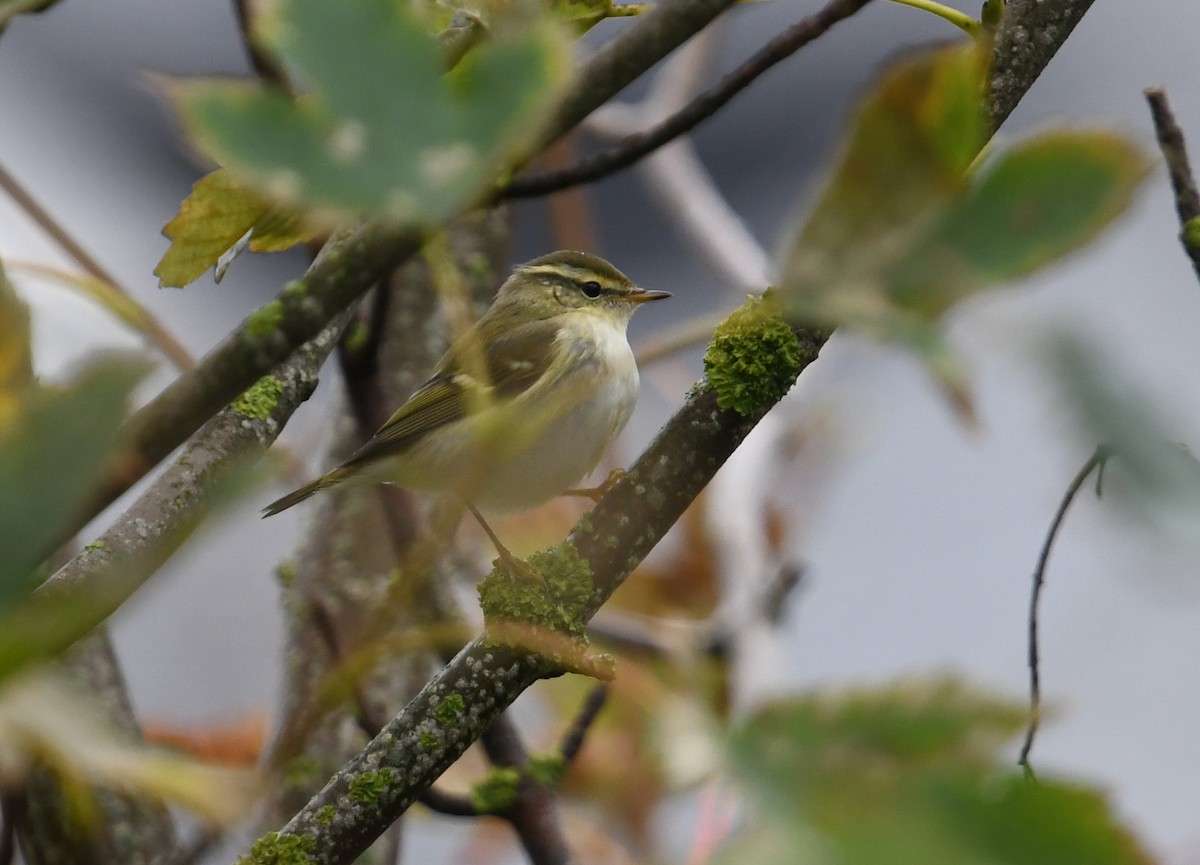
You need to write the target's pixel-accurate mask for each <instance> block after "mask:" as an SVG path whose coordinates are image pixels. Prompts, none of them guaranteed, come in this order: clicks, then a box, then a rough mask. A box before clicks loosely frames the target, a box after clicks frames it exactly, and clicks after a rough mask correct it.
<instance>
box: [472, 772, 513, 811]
mask: <svg viewBox="0 0 1200 865" xmlns="http://www.w3.org/2000/svg"><path fill="white" fill-rule="evenodd" d="M520 783H521V772H520V770H518V769H516V768H514V767H512V766H497V767H496V768H495V769H493V770H492V771H491V772H490V773H488V776H487V777H486V778H484V779H483V780H482V781H480V782H479V783H478V784H476V785H475V786H474V787H472V788H471V793H470V798H471V804H472V805H474V806H475V810H476V811H478V812H479V813H481V814H499V813H501V812H502V811H504V810H505V809H506V808H508V807H509V806H510V805H512V803H513V802H515V801H516V799H517V787H518V786H519V785H520Z"/></svg>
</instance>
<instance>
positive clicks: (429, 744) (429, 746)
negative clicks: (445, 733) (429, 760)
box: [417, 730, 441, 751]
mask: <svg viewBox="0 0 1200 865" xmlns="http://www.w3.org/2000/svg"><path fill="white" fill-rule="evenodd" d="M440 741H441V740H440V739H439V738H438V737H437V734H435V733H430V732H429V731H428V730H426V731H425V732H423V733H421V735H420V736H418V737H417V742H418V743H420V745H421V747H422V748H424V749H425V750H426V751H432V750H433V749H434V748H436V747H437V746H438V743H439V742H440Z"/></svg>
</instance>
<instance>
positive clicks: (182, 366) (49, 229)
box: [0, 166, 196, 371]
mask: <svg viewBox="0 0 1200 865" xmlns="http://www.w3.org/2000/svg"><path fill="white" fill-rule="evenodd" d="M0 189H3V190H4V191H5V192H6V193H8V197H9V198H11V199H12V200H13V202H14V203H16V205H17V206H18V207H20V208H21V209H22V210H23V211H25V214H26V215H27V216H28V217H29V218H30V219H32V220H33V221H34V223H35V224H36V225H37V226H38V228H40V229H41V230H42V231H44V232H45V233H46V235H47V236H48V237H49V238H50V239H51V240H53V241H54V242H55V243H56V244H58V247H59V249H61V250H62V251H63V252H64V253H65V254H66V255H67V257H68V258H70V259H71V260H72V261H74V262H75V264H77V265H78V266H79V268H80V269H81V270H83V271H84V272H85V273H86V274H88V275H89V276H91V277H92V278H93V279H95V280H97V281H99V282H102V283H104V284H105V285H106V286H108V287H109V288H111V289H112V290H113V291H115V292H117V293H118V294H120V295H122V296H123V297H127V298H132V297H133V295H131V294H130V293H129V292H128V291H127V290H126V289H125V288H124V287H122V285H121V284H120V283H119V282H117V280H116V278H115V277H114V276H113V275H112V274H111V273H109V272H108V271H107V270H105V269H104V266H103V265H102V264H100V262H99V261H97V260H96V259H95V258H93V257H92V256H91V254H90V253H89V252H88V251H87V250H86V249H84V248H83V245H82V244H81V243H80V242H79V241H77V240H76V239H75V238H74V237H72V236H71V233H70V232H69V231H67V229H66V228H64V227H63V226H62V224H61V223H59V222H58V220H56V219H55V218H54V217H53V216H51V215H50V212H49V211H48V210H46V208H44V207H42V206H41V204H39V203H38V201H37V199H35V198H34V197H33V195H31V194H30V193H29V191H28V190H27V189H25V187H24V186H22V185H21V183H20V181H18V180H17V179H16V178H15V177H13V176H12V175H11V174H9V173H8V171H7V170H6V169H5V168H4V167H3V166H0ZM139 306H140V304H139ZM141 311H142V313H143V314H144V315H145V322H144V324H143V332H144V333H145V334H146V336H148V337H149V338H150V341H151V342H152V343H153V344H154V346H155V347H156V348H157V349H158V350H159V351H161V352H162V353H163V355H165V356H166V357H167V358H168V359H169V360H170V361H171V363H173V364H174V365H175V366H176V367H177V368H178V369H179V370H181V371H186V370H189V369H191V368H192V367H194V366H195V365H196V362H195V361H194V360H193V359H192V356H191V354H189V353H188V350H187V349H186V348H184V347H183V345H182V344H181V343H180V342H179V340H177V339H175V337H174V336H172V335H171V333H170V331H168V330H167V329H166V328H165V327H164V326H163V325H162V322H160V321H159V320H158V319H156V318H155V317H154V316H153V315H151V314H150V311H149V310H146V309H144V308H142V310H141Z"/></svg>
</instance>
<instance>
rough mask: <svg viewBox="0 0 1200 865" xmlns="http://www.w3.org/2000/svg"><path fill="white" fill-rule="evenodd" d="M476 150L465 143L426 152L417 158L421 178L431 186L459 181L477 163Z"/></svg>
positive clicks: (447, 145)
mask: <svg viewBox="0 0 1200 865" xmlns="http://www.w3.org/2000/svg"><path fill="white" fill-rule="evenodd" d="M475 159H476V154H475V148H474V147H472V146H471V145H470V144H468V143H467V142H465V141H460V142H458V143H457V144H446V145H443V146H441V147H437V148H434V149H431V150H426V151H425V152H424V153H422V154H421V155H420V156H419V157H417V165H418V166H419V168H420V171H421V177H422V178H424V179H425V182H426V183H428V184H430V185H431V186H440V185H442V184H445V183H450V182H452V181H455V180H457V179H458V178H459V177H460V176H462V174H463V173H464V172H465V171H466V170H467V169H468V168H470V167H471V164H472V163H473V162H475Z"/></svg>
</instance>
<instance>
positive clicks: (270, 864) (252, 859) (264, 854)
mask: <svg viewBox="0 0 1200 865" xmlns="http://www.w3.org/2000/svg"><path fill="white" fill-rule="evenodd" d="M316 848H317V845H316V842H315V841H313V839H312V838H302V837H300V836H299V835H282V834H280V833H279V832H268V833H267V834H266V835H264V836H262V837H261V838H259V839H258V840H257V841H255V842H254V846H253V847H251V848H250V853H249V855H247V856H242V857H241V858H240V859H238V860H237V865H308V863H309V862H310V861H311V860H310V859H309V854H310V853H313V852H315V851H316Z"/></svg>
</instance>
